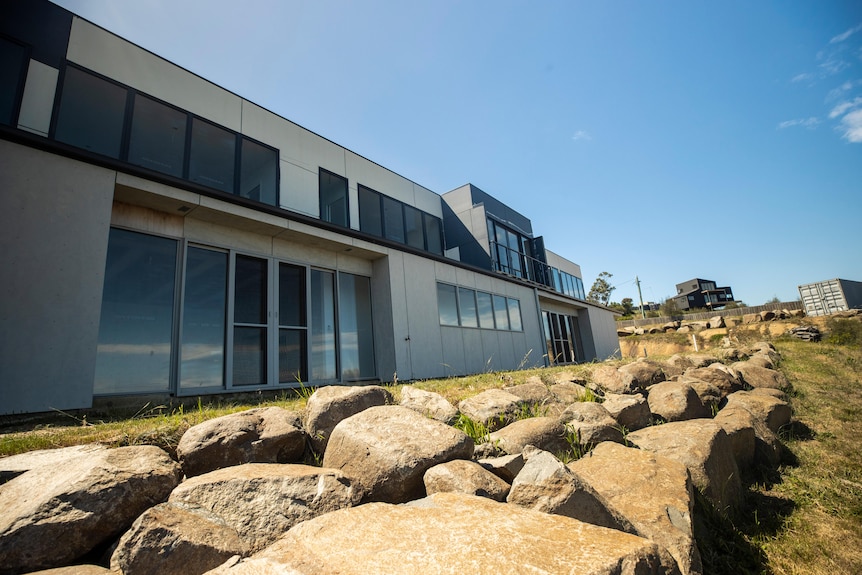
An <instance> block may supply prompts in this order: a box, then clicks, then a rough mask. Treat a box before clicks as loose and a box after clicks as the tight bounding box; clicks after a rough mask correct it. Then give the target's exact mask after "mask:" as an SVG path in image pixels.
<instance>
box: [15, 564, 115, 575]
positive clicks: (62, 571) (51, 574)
mask: <svg viewBox="0 0 862 575" xmlns="http://www.w3.org/2000/svg"><path fill="white" fill-rule="evenodd" d="M29 575H117V572H116V571H111V570H110V569H105V568H104V567H100V566H98V565H70V566H69V567H56V568H54V569H45V570H44V571H33V572H32V573H30V574H29Z"/></svg>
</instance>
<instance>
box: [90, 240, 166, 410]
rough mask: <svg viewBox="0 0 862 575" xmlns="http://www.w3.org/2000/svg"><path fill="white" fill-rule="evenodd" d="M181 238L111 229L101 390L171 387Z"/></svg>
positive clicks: (101, 329) (99, 375) (99, 364)
mask: <svg viewBox="0 0 862 575" xmlns="http://www.w3.org/2000/svg"><path fill="white" fill-rule="evenodd" d="M176 267H177V242H176V241H175V240H171V239H166V238H160V237H156V236H148V235H144V234H139V233H136V232H130V231H126V230H119V229H113V228H112V229H111V231H110V235H109V236H108V254H107V263H106V266H105V284H104V289H103V292H102V312H101V321H100V324H99V345H98V350H97V355H96V379H95V388H94V392H95V393H96V394H113V393H137V392H157V391H168V389H169V387H170V363H171V335H172V331H173V312H174V285H175V279H176Z"/></svg>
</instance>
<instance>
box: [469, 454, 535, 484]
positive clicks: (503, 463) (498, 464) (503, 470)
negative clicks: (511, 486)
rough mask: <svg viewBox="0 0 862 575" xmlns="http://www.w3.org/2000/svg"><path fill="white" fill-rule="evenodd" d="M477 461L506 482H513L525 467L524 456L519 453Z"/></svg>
mask: <svg viewBox="0 0 862 575" xmlns="http://www.w3.org/2000/svg"><path fill="white" fill-rule="evenodd" d="M477 463H478V464H479V465H481V466H482V467H484V468H485V469H487V470H488V471H490V472H491V473H493V474H494V475H496V476H497V477H499V478H500V479H502V480H503V481H505V482H506V483H512V482H513V481H514V480H515V477H516V476H517V475H518V473H520V472H521V469H523V468H524V456H523V455H521V454H520V453H518V454H517V455H502V456H500V457H487V458H485V459H480V460H479V461H478V462H477Z"/></svg>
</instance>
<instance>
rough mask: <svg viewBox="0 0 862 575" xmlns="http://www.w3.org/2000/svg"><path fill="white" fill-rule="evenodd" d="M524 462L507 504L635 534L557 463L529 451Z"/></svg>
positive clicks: (554, 460)
mask: <svg viewBox="0 0 862 575" xmlns="http://www.w3.org/2000/svg"><path fill="white" fill-rule="evenodd" d="M524 458H525V459H526V462H525V463H524V468H523V469H521V472H520V473H518V476H517V477H515V481H513V482H512V488H511V489H510V490H509V495H508V497H506V501H507V502H509V503H511V504H514V505H520V506H521V507H527V508H529V509H535V510H536V511H542V512H544V513H553V514H555V515H565V516H566V517H571V518H573V519H578V520H580V521H585V522H586V523H592V524H593V525H599V526H601V527H607V528H609V529H617V530H619V531H626V532H628V533H634V528H633V527H632V525H631V523H630V522H629V521H628V520H626V519H625V518H624V517H623V516H622V515H621V514H620V513H619V512H618V511H617V510H616V509H614V508H613V506H612V505H610V504H609V503H608V502H607V500H605V498H604V497H602V496H601V495H600V494H599V493H598V492H597V491H596V490H595V489H593V487H592V486H590V485H589V484H588V483H587V482H585V481H584V480H583V479H582V478H581V477H580V476H579V475H578V474H577V473H575V472H573V471H572V470H571V469H569V468H567V467H566V466H565V465H564V464H563V463H562V462H561V461H560V460H559V459H557V458H556V457H554V456H553V455H551V454H550V453H548V452H547V451H542V450H539V449H535V448H532V447H531V448H528V449H527V450H525V452H524Z"/></svg>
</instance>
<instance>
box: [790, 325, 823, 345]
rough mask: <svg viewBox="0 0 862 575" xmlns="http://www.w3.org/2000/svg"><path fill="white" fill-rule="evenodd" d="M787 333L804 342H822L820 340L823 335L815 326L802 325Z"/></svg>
mask: <svg viewBox="0 0 862 575" xmlns="http://www.w3.org/2000/svg"><path fill="white" fill-rule="evenodd" d="M787 333H788V334H789V335H790V336H791V337H795V338H796V339H801V340H802V341H820V338H821V337H822V335H823V334H821V333H820V330H819V329H818V328H817V326H814V325H800V326H797V327H792V328H790V330H789V331H788V332H787Z"/></svg>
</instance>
